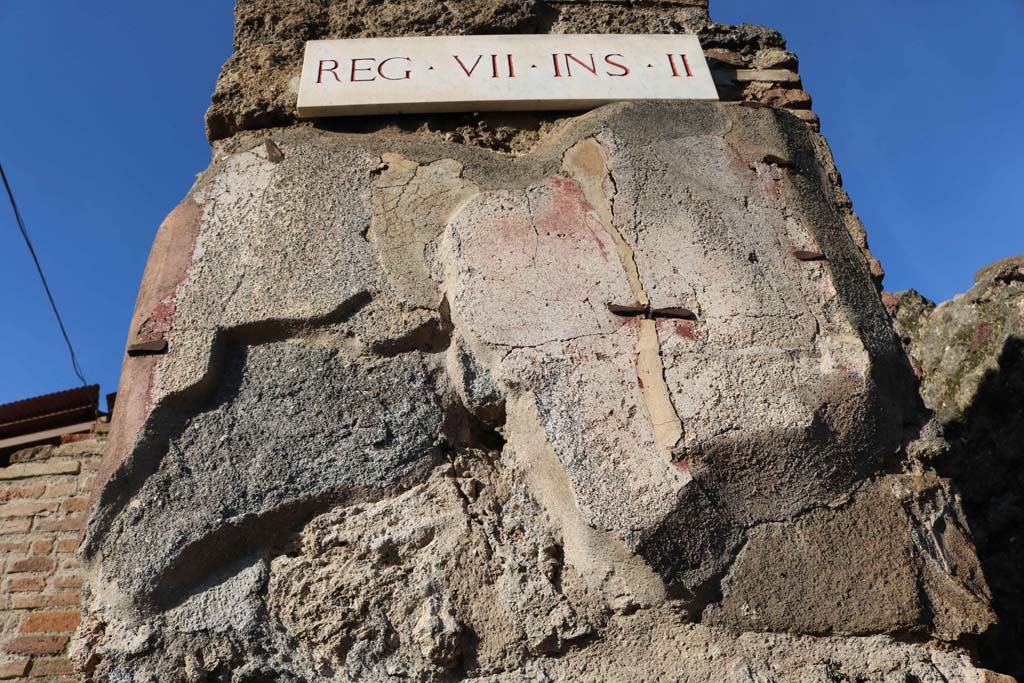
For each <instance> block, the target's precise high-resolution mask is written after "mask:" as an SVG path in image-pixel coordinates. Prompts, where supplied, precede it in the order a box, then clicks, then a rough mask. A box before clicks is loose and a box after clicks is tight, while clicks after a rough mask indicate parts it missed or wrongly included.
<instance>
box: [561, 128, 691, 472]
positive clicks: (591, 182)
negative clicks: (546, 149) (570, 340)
mask: <svg viewBox="0 0 1024 683" xmlns="http://www.w3.org/2000/svg"><path fill="white" fill-rule="evenodd" d="M562 169H563V171H564V172H565V173H566V174H567V175H568V176H569V177H571V178H572V179H573V180H575V181H576V182H578V183H579V184H580V188H581V189H582V190H583V196H584V197H585V198H586V200H587V202H588V203H589V204H590V206H591V207H592V208H593V210H594V212H595V213H596V214H597V218H598V220H599V221H600V222H601V225H602V227H603V228H604V230H605V232H606V233H607V234H608V235H609V237H611V239H612V241H613V242H614V243H615V249H616V252H617V253H618V256H619V261H620V263H621V264H622V268H623V269H624V270H625V272H626V277H627V278H628V280H629V286H630V290H631V291H632V293H633V296H634V298H635V299H636V301H637V302H638V303H639V304H640V305H641V306H649V305H650V303H651V300H650V296H649V295H648V294H647V290H646V288H645V287H644V284H643V280H642V279H641V277H640V269H639V266H638V265H637V261H636V254H635V253H634V251H633V248H632V246H630V244H629V243H628V242H627V241H626V239H625V237H624V236H623V235H622V232H621V231H620V230H619V229H618V228H617V227H616V225H615V220H614V215H613V213H612V203H613V201H614V199H615V193H616V187H615V180H614V178H613V177H612V174H611V170H610V169H609V167H608V157H607V154H606V152H605V149H604V147H603V146H602V145H601V143H600V142H599V141H598V140H597V139H596V138H593V137H590V138H587V139H586V140H583V141H581V142H578V143H576V144H575V145H574V146H573V147H571V148H569V149H568V150H566V152H565V154H564V155H563V156H562ZM606 183H607V186H606ZM636 374H637V381H638V382H639V383H640V390H641V393H642V395H643V402H644V407H645V408H646V410H647V416H648V419H649V420H650V422H651V430H652V432H653V434H654V443H655V446H656V447H657V449H658V451H659V452H660V453H661V454H662V455H663V456H664V457H665V459H666V460H667V461H669V462H671V461H672V460H673V453H674V451H675V448H676V446H677V445H678V444H679V441H680V440H681V439H682V438H683V423H682V420H680V419H679V414H678V412H677V411H676V408H675V405H674V404H673V403H672V395H671V393H670V392H669V388H668V382H667V381H666V380H665V364H664V361H663V359H662V356H661V342H660V340H659V339H658V323H657V321H656V320H647V319H644V320H640V321H639V329H638V338H637V343H636Z"/></svg>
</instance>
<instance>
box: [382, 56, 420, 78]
mask: <svg viewBox="0 0 1024 683" xmlns="http://www.w3.org/2000/svg"><path fill="white" fill-rule="evenodd" d="M396 59H400V60H404V61H406V62H409V63H410V64H412V60H411V59H409V58H408V57H388V58H387V59H385V60H384V61H382V62H381V63H380V64H378V65H377V73H378V74H379V75H380V77H381V78H383V79H384V80H387V81H407V80H409V78H410V77H411V76H412V71H411V70H410V69H406V70H405V72H404V73H403V74H402V75H401V76H388V75H387V74H385V73H384V65H385V64H387V63H388V62H393V61H395V60H396Z"/></svg>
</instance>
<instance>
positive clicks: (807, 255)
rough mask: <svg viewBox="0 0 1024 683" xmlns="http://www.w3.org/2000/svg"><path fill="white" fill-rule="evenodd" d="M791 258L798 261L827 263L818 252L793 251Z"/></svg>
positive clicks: (823, 256)
mask: <svg viewBox="0 0 1024 683" xmlns="http://www.w3.org/2000/svg"><path fill="white" fill-rule="evenodd" d="M793 256H795V257H796V259H797V260H798V261H827V260H828V259H827V258H826V257H825V255H824V254H822V253H821V252H818V251H804V250H802V249H794V250H793Z"/></svg>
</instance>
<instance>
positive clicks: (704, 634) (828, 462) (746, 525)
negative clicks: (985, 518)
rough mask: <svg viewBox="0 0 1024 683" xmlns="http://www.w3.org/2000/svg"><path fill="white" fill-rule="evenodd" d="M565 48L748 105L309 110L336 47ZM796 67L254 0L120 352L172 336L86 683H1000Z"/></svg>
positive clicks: (106, 471)
mask: <svg viewBox="0 0 1024 683" xmlns="http://www.w3.org/2000/svg"><path fill="white" fill-rule="evenodd" d="M548 31H550V32H627V31H628V32H639V33H643V32H680V31H689V32H695V33H697V34H699V35H700V36H701V38H702V40H703V42H704V45H705V48H706V49H708V51H709V56H711V57H712V58H713V60H714V66H715V71H716V72H717V80H718V82H719V84H720V89H721V92H722V95H723V101H722V102H714V103H708V102H681V103H673V104H667V103H620V104H613V105H608V106H605V107H601V108H598V109H596V110H594V111H591V112H588V113H583V114H566V113H524V114H515V115H507V114H502V115H499V114H474V113H469V114H464V115H463V114H459V115H444V116H404V117H398V116H394V117H388V116H382V117H357V118H353V119H333V120H319V121H316V122H299V121H297V120H296V118H295V115H294V104H295V98H294V85H295V83H294V79H295V76H296V74H297V67H298V59H299V55H300V54H301V49H302V45H303V43H304V41H306V40H309V39H315V38H324V37H346V36H370V35H424V34H459V33H494V32H503V33H517V32H518V33H530V32H548ZM795 69H796V59H795V57H794V56H792V55H791V54H789V53H788V52H786V51H785V45H784V42H783V41H782V39H781V37H780V36H778V34H776V33H774V32H772V31H770V30H767V29H763V28H760V27H751V26H741V27H725V26H719V25H715V24H713V23H712V22H711V21H710V19H709V17H708V11H707V5H706V3H700V2H659V3H632V2H630V3H624V2H623V3H620V2H585V1H572V0H569V1H563V2H535V1H534V2H527V1H526V0H492V1H489V2H484V1H482V0H449V1H447V2H423V3H407V2H391V1H387V0H385V1H383V2H373V3H368V2H356V1H354V0H336V1H332V2H328V1H325V0H306V1H304V2H285V1H284V0H241V1H240V2H238V5H237V10H236V36H235V54H234V55H233V56H232V58H231V59H230V60H229V62H228V63H227V64H226V65H225V67H224V70H223V71H222V74H221V78H220V80H219V81H218V85H217V91H216V93H215V94H214V98H213V106H212V107H211V109H210V111H209V114H208V116H207V127H208V133H209V136H210V139H211V142H212V143H213V148H214V160H213V163H212V164H211V166H210V168H209V169H208V170H207V171H205V172H204V173H203V174H201V175H200V176H199V177H198V179H197V182H196V184H195V186H194V187H193V188H192V190H191V191H190V192H189V194H188V196H187V197H186V198H185V199H184V201H183V202H182V203H181V205H180V206H179V207H178V208H177V209H175V211H174V212H172V214H171V215H170V216H169V217H168V219H167V220H166V221H165V223H164V224H163V225H162V226H161V228H160V230H159V232H158V234H157V237H156V240H155V242H154V246H153V250H152V252H151V255H150V260H149V263H148V265H147V269H146V275H145V278H144V281H143V284H142V287H141V289H140V293H139V298H138V302H137V306H136V311H135V313H134V316H133V320H132V323H131V327H130V330H129V337H128V343H129V344H136V343H141V342H155V341H162V342H166V348H165V349H159V350H158V351H157V352H156V353H154V354H150V355H140V356H133V357H129V358H126V361H125V365H124V369H123V373H122V382H121V387H120V390H119V394H118V395H119V400H118V403H117V408H116V413H115V416H114V418H115V419H114V425H115V428H114V430H113V432H112V433H111V438H110V445H109V448H108V450H107V452H106V455H105V457H104V460H103V464H102V467H101V469H100V472H99V479H98V483H97V489H96V492H95V494H94V499H93V507H92V509H91V514H90V517H89V522H88V527H87V530H86V534H85V538H84V542H83V545H82V558H83V561H84V567H85V575H86V589H85V596H84V603H83V607H84V616H83V622H82V625H81V626H80V628H79V629H78V631H77V635H76V638H75V645H74V648H73V650H74V659H75V661H76V663H77V665H78V666H79V668H80V671H81V675H82V677H83V679H84V680H88V681H105V680H111V681H121V680H133V681H163V680H185V681H188V682H189V683H200V682H203V683H208V682H209V681H232V682H236V683H265V682H268V681H310V682H312V681H316V682H321V681H322V682H325V683H326V682H327V681H385V680H394V679H395V678H405V679H408V680H417V681H436V682H439V683H440V682H447V681H466V680H480V681H487V682H488V683H518V682H519V681H527V680H529V681H570V680H571V681H584V682H588V681H651V682H653V681H663V680H674V681H693V682H694V683H696V682H697V681H708V680H725V681H731V682H732V683H748V682H759V683H760V682H763V683H788V682H789V681H794V682H796V681H799V682H800V683H805V682H814V683H844V682H848V681H883V682H885V683H890V682H893V683H909V682H911V681H929V682H930V681H965V682H969V683H971V682H976V683H982V682H983V681H994V680H998V676H997V675H996V674H992V673H991V672H987V671H985V670H983V669H981V668H979V667H978V663H977V661H976V660H975V659H973V656H974V652H973V651H972V646H973V644H974V643H975V642H976V640H977V638H978V636H979V635H982V634H985V633H986V632H988V630H989V629H990V628H991V626H992V624H993V622H994V621H995V616H994V613H993V609H992V596H991V593H990V590H989V587H988V584H987V582H986V579H985V576H984V572H983V571H982V569H981V566H980V564H979V561H978V557H977V554H976V552H975V548H974V545H973V541H972V537H971V532H970V527H969V524H968V522H967V520H966V516H965V513H964V510H963V508H962V505H961V502H960V498H959V494H958V492H957V490H956V487H955V486H954V485H953V484H952V483H951V482H950V481H949V480H948V479H946V478H944V477H942V476H940V473H939V472H938V471H937V470H936V467H935V460H934V458H933V457H931V455H929V453H931V451H930V450H929V449H934V448H940V449H941V448H944V446H943V445H942V444H941V443H940V441H941V440H936V439H934V438H932V437H934V423H933V422H930V421H929V417H928V414H927V411H926V410H925V409H924V406H923V405H922V403H921V401H920V397H919V396H918V392H917V380H916V379H915V374H914V367H913V365H912V363H911V362H910V361H909V360H908V358H907V356H906V354H905V352H904V348H903V346H902V345H901V343H900V340H899V338H898V337H897V335H896V334H895V333H894V331H893V328H892V324H891V319H890V317H889V315H888V313H887V312H886V309H885V307H884V306H883V302H882V299H881V296H880V279H881V276H882V272H881V268H880V266H879V265H878V262H877V261H876V260H875V259H874V258H873V257H872V256H871V254H870V251H869V250H868V245H867V240H866V235H865V232H864V229H863V226H862V225H861V224H860V221H859V220H858V219H857V216H856V214H855V213H854V212H853V209H852V203H851V201H850V198H849V197H848V196H847V195H846V193H845V192H844V191H843V189H842V187H841V181H840V176H839V173H838V171H837V169H836V168H835V165H834V162H833V160H832V157H831V154H830V152H829V150H828V146H827V144H826V143H825V141H824V139H822V138H821V137H820V135H818V133H817V131H816V126H815V125H814V124H815V123H816V119H815V118H814V116H813V114H812V113H810V109H809V106H810V100H809V98H808V97H807V96H806V95H805V94H804V93H803V91H802V90H801V89H800V83H799V77H798V76H797V74H796V70H795ZM741 101H742V102H746V103H750V102H753V103H755V104H758V103H759V104H763V105H767V106H749V104H747V105H746V106H744V105H743V104H740V102H741ZM630 311H632V312H633V314H630Z"/></svg>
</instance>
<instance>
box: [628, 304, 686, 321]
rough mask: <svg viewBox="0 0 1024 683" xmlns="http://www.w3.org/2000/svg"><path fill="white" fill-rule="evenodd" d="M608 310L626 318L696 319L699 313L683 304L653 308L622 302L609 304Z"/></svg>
mask: <svg viewBox="0 0 1024 683" xmlns="http://www.w3.org/2000/svg"><path fill="white" fill-rule="evenodd" d="M608 310H609V311H611V312H612V314H613V315H619V316H622V317H624V318H641V317H642V318H648V319H654V318H678V319H681V320H696V319H697V314H696V313H694V312H693V311H691V310H690V309H689V308H683V307H682V306H669V307H666V308H651V307H650V306H641V305H639V304H632V305H629V306H623V305H622V304H608Z"/></svg>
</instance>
